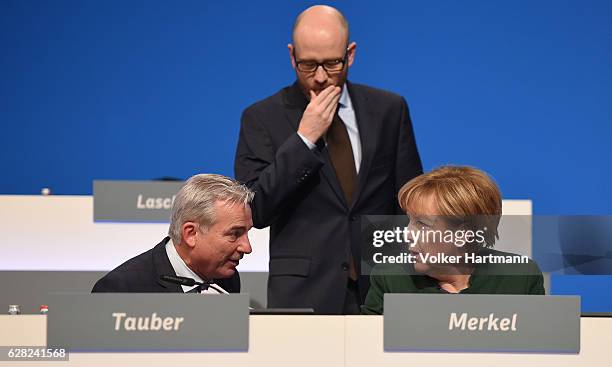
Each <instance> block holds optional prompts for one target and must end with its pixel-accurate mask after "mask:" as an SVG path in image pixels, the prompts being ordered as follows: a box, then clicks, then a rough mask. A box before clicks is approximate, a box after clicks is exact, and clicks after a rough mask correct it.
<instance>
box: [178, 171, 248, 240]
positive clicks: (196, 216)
mask: <svg viewBox="0 0 612 367" xmlns="http://www.w3.org/2000/svg"><path fill="white" fill-rule="evenodd" d="M253 196H254V193H253V191H251V190H250V189H249V188H248V187H246V186H245V185H243V184H241V183H239V182H238V181H236V180H233V179H231V178H229V177H226V176H222V175H216V174H198V175H195V176H192V177H191V178H189V179H188V180H187V182H186V183H185V185H183V187H181V189H180V190H179V192H178V193H177V194H176V198H175V199H174V204H173V205H172V218H171V219H170V228H169V229H168V235H169V236H170V238H172V242H174V243H175V244H179V243H180V242H181V237H182V230H181V227H182V226H183V224H185V223H186V222H196V223H198V224H199V225H200V226H202V227H203V228H205V229H206V228H209V227H210V226H212V225H213V224H214V223H215V220H216V219H215V204H216V203H217V201H222V202H225V203H226V204H228V205H234V204H239V203H241V204H244V205H247V204H249V203H251V201H253Z"/></svg>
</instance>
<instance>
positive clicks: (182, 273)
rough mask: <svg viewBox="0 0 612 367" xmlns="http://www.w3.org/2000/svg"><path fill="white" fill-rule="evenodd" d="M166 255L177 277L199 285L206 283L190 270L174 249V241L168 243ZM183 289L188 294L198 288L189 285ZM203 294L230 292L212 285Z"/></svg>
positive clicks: (183, 286)
mask: <svg viewBox="0 0 612 367" xmlns="http://www.w3.org/2000/svg"><path fill="white" fill-rule="evenodd" d="M166 254H167V255H168V259H169V260H170V265H172V269H174V273H176V275H177V276H179V277H185V278H191V279H193V280H195V281H196V282H198V283H204V280H203V279H202V278H200V276H199V275H198V274H196V273H195V272H194V271H193V270H191V269H189V267H188V266H187V264H185V262H184V261H183V259H182V258H181V256H180V255H179V254H178V252H177V251H176V247H174V243H173V242H172V239H170V240H169V241H168V243H166ZM181 287H182V288H183V292H184V293H187V292H189V291H191V290H193V289H194V288H197V286H195V287H193V286H189V285H181ZM201 293H206V294H219V293H222V294H228V292H227V291H226V290H225V289H223V288H221V287H220V286H219V285H218V284H211V285H210V286H209V287H208V289H205V290H202V292H201Z"/></svg>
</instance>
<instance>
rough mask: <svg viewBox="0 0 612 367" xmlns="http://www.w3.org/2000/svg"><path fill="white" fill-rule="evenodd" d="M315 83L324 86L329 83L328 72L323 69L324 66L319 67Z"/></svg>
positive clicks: (316, 71)
mask: <svg viewBox="0 0 612 367" xmlns="http://www.w3.org/2000/svg"><path fill="white" fill-rule="evenodd" d="M314 79H315V82H317V83H320V84H323V83H325V82H326V81H327V71H325V69H324V68H323V65H319V66H317V70H315V75H314Z"/></svg>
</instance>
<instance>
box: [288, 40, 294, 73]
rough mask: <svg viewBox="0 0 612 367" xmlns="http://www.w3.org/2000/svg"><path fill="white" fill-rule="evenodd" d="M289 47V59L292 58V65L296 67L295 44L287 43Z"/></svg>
mask: <svg viewBox="0 0 612 367" xmlns="http://www.w3.org/2000/svg"><path fill="white" fill-rule="evenodd" d="M287 48H288V49H289V60H291V66H292V67H293V68H294V69H295V58H294V57H293V54H294V52H295V47H293V45H292V44H291V43H290V44H288V45H287Z"/></svg>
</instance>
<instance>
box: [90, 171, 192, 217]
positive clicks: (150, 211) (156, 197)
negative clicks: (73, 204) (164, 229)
mask: <svg viewBox="0 0 612 367" xmlns="http://www.w3.org/2000/svg"><path fill="white" fill-rule="evenodd" d="M183 184H184V183H183V182H181V181H100V180H96V181H94V184H93V198H94V222H143V223H154V222H160V223H168V222H170V213H171V209H172V204H173V203H174V199H175V196H176V193H177V192H178V191H179V189H180V188H181V186H183Z"/></svg>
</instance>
